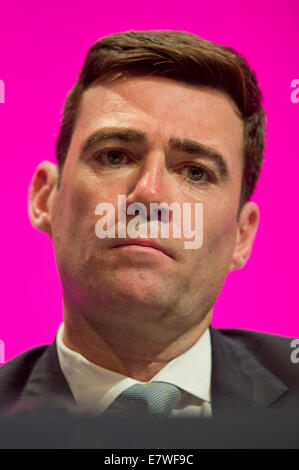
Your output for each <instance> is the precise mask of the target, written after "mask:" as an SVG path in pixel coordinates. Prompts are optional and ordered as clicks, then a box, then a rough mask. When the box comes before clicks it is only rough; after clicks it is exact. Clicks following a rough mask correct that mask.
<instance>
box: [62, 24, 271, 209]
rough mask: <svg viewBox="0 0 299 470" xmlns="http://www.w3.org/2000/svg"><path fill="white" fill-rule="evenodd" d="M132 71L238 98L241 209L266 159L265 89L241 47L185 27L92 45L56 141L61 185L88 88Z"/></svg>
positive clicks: (108, 38)
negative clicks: (236, 47)
mask: <svg viewBox="0 0 299 470" xmlns="http://www.w3.org/2000/svg"><path fill="white" fill-rule="evenodd" d="M132 76H159V77H166V78H170V79H173V80H177V81H180V82H184V83H188V84H192V85H195V86H196V85H199V86H206V87H212V88H215V89H217V90H219V91H222V92H224V93H226V94H227V95H228V96H229V97H230V98H231V99H232V100H233V102H234V103H235V104H236V106H237V108H236V110H237V112H238V115H239V117H240V118H241V119H242V121H243V123H244V133H243V135H244V138H243V149H242V151H243V155H242V157H243V161H242V168H243V170H242V182H241V191H240V200H239V211H240V209H241V208H242V206H243V204H244V203H245V202H247V201H248V200H249V198H250V197H251V195H252V193H253V191H254V189H255V187H256V183H257V181H258V178H259V175H260V170H261V167H262V163H263V152H264V147H265V113H264V110H263V108H262V93H261V90H260V88H259V86H258V82H257V79H256V75H255V72H254V71H253V70H252V69H251V68H250V67H249V65H248V63H247V62H246V60H245V59H244V58H243V57H242V56H241V55H240V54H238V53H237V52H236V51H235V50H233V49H231V48H229V47H226V46H222V45H219V44H215V43H212V42H210V41H207V40H205V39H202V38H200V37H198V36H196V35H194V34H191V33H187V32H183V31H170V30H153V31H126V32H122V33H116V34H111V35H109V36H106V37H104V38H101V39H99V40H98V41H96V42H95V43H94V44H93V45H92V46H91V48H90V49H89V50H88V52H87V54H86V58H85V61H84V63H83V66H82V68H81V71H80V74H79V77H78V79H77V81H76V82H75V84H74V86H73V88H72V89H71V90H70V91H69V92H68V94H67V98H66V101H65V105H64V109H63V116H62V120H61V126H60V131H59V135H58V138H57V142H56V156H57V162H58V167H59V180H58V186H59V185H60V181H61V174H62V170H63V165H64V162H65V160H66V157H67V153H68V150H69V147H70V143H71V139H72V134H73V131H74V128H75V124H76V121H77V118H78V115H79V111H80V104H81V100H82V94H83V92H84V91H85V90H86V89H87V88H88V87H89V86H90V85H91V84H92V83H93V82H94V81H96V80H99V81H101V80H103V81H104V80H110V81H113V80H116V79H118V78H121V77H132ZM239 211H238V215H239Z"/></svg>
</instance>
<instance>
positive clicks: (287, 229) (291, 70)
mask: <svg viewBox="0 0 299 470" xmlns="http://www.w3.org/2000/svg"><path fill="white" fill-rule="evenodd" d="M3 4H4V5H3ZM109 5H111V6H109ZM0 24H1V27H0V44H1V50H0V79H2V80H4V82H5V86H6V96H5V98H6V102H5V104H0V135H1V139H0V152H1V170H2V171H1V185H0V190H1V203H2V204H1V231H0V237H1V271H0V276H1V291H2V293H1V317H0V339H2V340H3V341H4V342H5V359H6V361H7V360H9V359H10V358H12V357H13V356H15V355H17V354H19V353H21V352H22V351H24V350H26V349H28V348H31V347H33V346H36V345H39V344H44V343H49V342H52V341H53V339H54V336H55V332H56V329H57V327H58V324H59V323H60V322H61V321H62V302H61V287H60V283H59V279H58V275H57V271H56V266H55V262H54V256H53V249H52V244H51V240H50V238H49V237H48V236H47V235H45V234H43V233H40V232H38V231H37V230H35V229H33V228H32V227H31V225H30V222H29V219H28V215H27V193H28V186H29V183H30V180H31V177H32V175H33V172H34V169H35V167H36V165H37V164H38V163H39V162H40V161H41V160H44V159H47V160H51V161H55V152H54V149H55V142H56V137H57V133H58V128H59V120H60V115H61V110H62V107H63V103H64V99H65V96H66V92H67V91H68V90H69V89H70V88H71V87H72V85H73V83H74V81H75V80H76V78H77V75H78V73H79V70H80V67H81V65H82V63H83V60H84V58H85V54H86V52H87V50H88V48H89V47H90V46H91V45H92V44H93V43H94V42H95V41H96V40H97V39H98V38H100V37H102V36H104V35H107V34H109V33H112V32H119V31H125V30H128V29H139V30H146V29H177V30H185V31H189V32H192V33H196V34H198V35H199V36H202V37H203V38H206V39H209V40H211V41H214V42H219V43H221V44H224V45H227V46H230V47H233V48H235V49H236V50H237V51H239V52H240V53H242V54H243V55H244V56H245V57H246V58H247V60H248V61H249V63H250V64H251V66H252V67H253V68H254V69H255V71H256V73H257V76H258V79H259V81H260V84H261V87H262V90H263V94H264V105H265V109H266V113H267V116H268V123H267V149H266V153H265V164H264V168H263V172H262V175H261V179H260V182H259V186H258V189H257V191H256V192H255V194H254V196H253V198H252V199H253V200H254V201H256V202H257V203H258V204H259V207H260V212H261V222H260V226H259V231H258V234H257V238H256V241H255V244H254V250H253V252H252V255H251V258H250V260H249V262H248V263H247V265H246V266H245V267H244V268H243V269H242V270H240V271H236V272H234V273H232V274H230V275H229V276H228V277H227V280H226V282H225V284H224V287H223V289H222V291H221V294H220V296H219V299H218V301H217V303H216V305H215V309H214V317H213V325H214V326H216V327H232V328H246V329H252V330H259V331H266V332H270V333H275V334H280V335H285V336H292V337H299V318H298V302H297V293H298V290H297V289H298V286H297V283H298V281H297V279H298V276H297V270H298V249H297V240H298V210H297V208H298V201H299V197H298V169H299V165H298V144H299V140H298V129H299V126H298V118H299V103H298V104H293V103H292V102H291V100H290V94H291V91H292V89H291V88H290V83H291V81H292V80H293V79H295V78H299V62H298V58H299V54H298V53H299V3H298V0H287V1H284V2H283V1H280V2H277V1H275V0H271V1H261V0H251V1H245V2H244V1H242V2H240V0H236V1H226V2H223V1H218V0H214V1H210V2H207V1H206V0H205V1H201V0H195V1H193V0H184V1H183V2H182V1H181V0H180V1H178V0H153V1H151V2H142V1H140V0H138V1H132V0H126V1H121V0H114V2H112V3H111V4H109V2H101V1H95V0H93V1H91V0H85V1H84V2H77V3H76V2H74V1H73V0H72V1H61V0H60V1H57V0H52V1H51V2H49V3H48V6H46V5H45V2H44V1H41V0H40V1H34V2H33V1H32V2H20V1H17V2H8V1H6V2H2V6H1V11H0Z"/></svg>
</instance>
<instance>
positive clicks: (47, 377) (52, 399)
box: [12, 337, 76, 413]
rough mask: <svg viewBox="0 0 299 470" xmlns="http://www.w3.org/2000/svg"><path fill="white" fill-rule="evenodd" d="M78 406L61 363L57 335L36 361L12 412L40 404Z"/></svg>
mask: <svg viewBox="0 0 299 470" xmlns="http://www.w3.org/2000/svg"><path fill="white" fill-rule="evenodd" d="M43 405H45V406H60V405H61V406H62V407H67V408H70V409H72V408H73V407H75V406H76V402H75V399H74V397H73V394H72V392H71V390H70V388H69V386H68V384H67V382H66V380H65V378H64V375H63V373H62V370H61V368H60V365H59V360H58V356H57V349H56V337H55V340H54V341H53V343H52V344H50V345H49V346H48V347H47V349H46V350H45V352H44V353H43V354H42V356H41V357H40V358H39V359H38V361H37V362H36V364H35V366H34V368H33V369H32V372H31V374H30V376H29V379H28V381H27V383H26V385H25V387H24V388H23V390H22V393H21V395H20V397H19V399H18V401H17V402H16V403H15V405H14V406H13V409H12V413H14V412H18V411H20V410H26V409H31V408H35V407H38V406H43Z"/></svg>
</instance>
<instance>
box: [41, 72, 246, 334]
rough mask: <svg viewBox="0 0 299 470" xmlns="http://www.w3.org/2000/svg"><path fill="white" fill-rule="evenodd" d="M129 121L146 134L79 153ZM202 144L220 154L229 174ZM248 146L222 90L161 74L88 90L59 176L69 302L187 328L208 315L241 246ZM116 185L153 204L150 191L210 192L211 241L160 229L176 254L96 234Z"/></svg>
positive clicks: (56, 226)
mask: <svg viewBox="0 0 299 470" xmlns="http://www.w3.org/2000/svg"><path fill="white" fill-rule="evenodd" d="M120 129H121V130H122V131H123V130H132V133H131V134H132V135H133V134H134V133H136V132H137V133H142V134H143V136H144V137H143V138H142V139H140V138H138V139H137V138H136V139H135V138H134V136H133V137H132V138H131V139H127V141H124V140H123V139H122V138H120V137H117V136H116V137H114V138H112V137H111V138H109V139H108V138H105V139H102V140H100V141H99V142H98V143H97V144H96V145H94V146H93V147H90V148H89V150H88V151H86V152H82V147H83V146H84V143H85V142H86V139H87V138H88V137H89V136H91V134H93V133H94V132H96V131H101V130H106V133H107V132H108V131H109V133H111V132H114V131H119V130H120ZM106 137H107V135H106ZM187 141H192V143H190V142H187ZM174 142H176V144H174ZM178 142H185V144H186V142H187V144H186V145H181V146H180V145H178V144H177V143H178ZM194 143H199V144H201V145H202V146H203V147H205V148H207V149H209V150H212V151H213V152H214V153H217V154H218V156H220V157H221V158H222V159H223V164H224V166H225V167H226V168H227V173H226V174H225V172H224V171H221V167H220V166H219V165H218V164H217V161H216V160H214V159H209V158H207V157H206V156H205V152H202V153H198V150H194V149H196V145H194ZM242 145H243V123H242V121H241V120H240V118H239V117H238V116H237V114H236V111H235V108H234V105H233V103H232V102H231V101H230V99H229V98H228V97H227V96H226V95H225V94H223V93H221V92H219V91H217V90H214V89H208V88H201V87H196V86H191V85H187V84H184V83H180V82H177V81H174V80H169V79H166V78H159V77H134V78H129V79H124V80H116V81H114V82H112V83H108V82H107V83H100V82H99V83H95V84H93V85H92V86H91V87H90V88H89V89H88V90H86V91H85V92H84V95H83V99H82V104H81V108H80V113H79V117H78V121H77V123H76V126H75V129H74V133H73V136H72V140H71V145H70V148H69V152H68V155H67V159H66V162H65V166H64V169H63V175H62V181H61V186H60V187H59V188H58V189H57V188H56V189H55V191H54V192H53V193H52V194H51V205H50V217H51V237H52V240H53V243H54V248H55V256H56V261H57V266H58V270H59V274H60V277H61V281H62V285H63V290H64V296H65V299H67V300H66V301H67V302H68V303H69V304H70V305H71V304H73V305H74V306H76V307H77V308H78V309H79V310H81V311H82V312H83V311H84V312H85V313H86V314H87V315H89V316H90V318H91V319H92V321H95V322H98V321H99V322H100V321H101V320H100V315H101V316H102V317H101V318H104V317H105V313H104V312H105V311H109V312H110V313H109V315H111V312H112V311H113V312H115V318H114V319H113V321H118V322H123V323H124V324H125V323H126V322H127V321H131V320H132V319H133V320H134V321H135V322H141V323H143V324H146V325H150V324H151V322H152V321H153V320H159V319H162V318H166V317H167V316H168V317H169V319H170V320H171V322H173V321H174V320H175V322H177V323H181V324H185V325H186V328H187V327H188V326H189V327H190V325H193V324H196V322H198V321H199V320H200V319H202V318H203V317H204V316H205V315H206V314H207V313H208V311H209V310H210V309H211V307H212V305H213V304H214V302H215V300H216V298H217V296H218V293H219V291H220V289H221V286H222V284H223V282H224V279H225V276H226V274H227V272H228V271H229V270H230V263H231V260H232V255H233V252H234V249H235V245H236V233H237V227H238V222H237V211H238V203H239V195H240V188H241V177H242ZM196 166H198V169H197V170H196V169H194V167H196ZM222 166H223V165H222ZM118 195H126V199H127V206H128V205H129V204H131V203H133V202H139V203H143V204H144V205H145V206H146V207H147V209H148V210H149V205H150V203H151V202H158V203H162V202H164V203H167V204H168V205H170V204H171V203H173V202H176V203H179V205H180V207H181V208H182V204H183V203H186V202H188V203H192V204H191V206H194V203H196V202H201V203H203V244H202V246H201V247H200V248H198V249H195V250H194V249H185V248H184V242H185V241H186V240H187V239H186V238H185V236H184V234H183V233H182V237H181V238H170V239H165V238H161V237H159V238H157V239H155V241H156V242H157V243H159V244H160V245H161V246H162V247H164V248H165V249H166V250H168V251H169V253H170V254H171V256H168V255H166V254H164V253H162V252H160V251H157V250H154V249H153V250H152V251H150V250H147V251H146V250H144V249H142V248H140V247H139V248H138V247H136V246H135V247H133V246H131V247H116V246H117V245H119V243H120V242H122V241H123V239H122V240H120V239H117V238H115V239H112V238H103V239H100V238H98V237H97V236H96V234H95V225H96V222H97V221H98V220H99V218H100V217H99V215H95V208H96V206H97V205H98V204H99V203H101V202H109V203H112V204H113V205H114V207H115V208H116V209H117V206H118ZM148 213H149V212H148ZM191 214H192V225H191V227H193V228H194V210H193V209H192V211H191ZM133 217H134V216H132V215H131V216H128V215H127V222H128V221H129V220H130V219H132V218H133ZM117 218H118V213H117V210H116V223H117ZM148 238H150V237H148ZM105 321H106V322H109V321H111V317H110V320H109V318H106V320H105Z"/></svg>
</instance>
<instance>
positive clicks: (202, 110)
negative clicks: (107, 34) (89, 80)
mask: <svg viewBox="0 0 299 470" xmlns="http://www.w3.org/2000/svg"><path fill="white" fill-rule="evenodd" d="M113 126H115V127H126V126H127V127H134V128H137V129H140V130H141V131H143V132H145V133H146V134H147V136H148V142H149V144H153V145H154V144H159V143H161V144H163V145H164V144H166V142H167V141H168V140H169V138H170V137H180V138H182V139H191V140H197V141H199V142H201V143H203V144H207V145H210V146H212V147H214V148H215V150H217V151H219V152H222V154H223V155H224V156H226V159H227V164H228V166H231V167H232V169H233V167H235V166H236V165H237V166H238V165H239V166H240V167H241V166H242V148H243V122H242V120H241V119H240V117H239V116H238V114H237V110H236V106H235V104H234V103H233V101H232V100H231V99H230V98H229V97H228V96H227V95H226V94H225V93H222V92H221V91H219V90H216V89H213V88H208V87H199V86H194V85H188V84H185V83H181V82H177V81H175V80H170V79H168V78H164V77H130V78H126V79H118V80H115V81H112V82H102V83H101V82H94V83H93V84H92V85H91V86H90V87H89V88H88V89H87V90H85V92H84V93H83V97H82V101H81V105H80V112H79V116H78V119H77V122H76V126H75V130H74V133H73V138H72V143H71V147H76V148H78V146H79V145H80V144H81V143H82V141H83V140H84V139H86V137H88V136H89V135H90V134H92V133H93V132H94V131H96V130H99V129H100V128H102V127H113Z"/></svg>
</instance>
